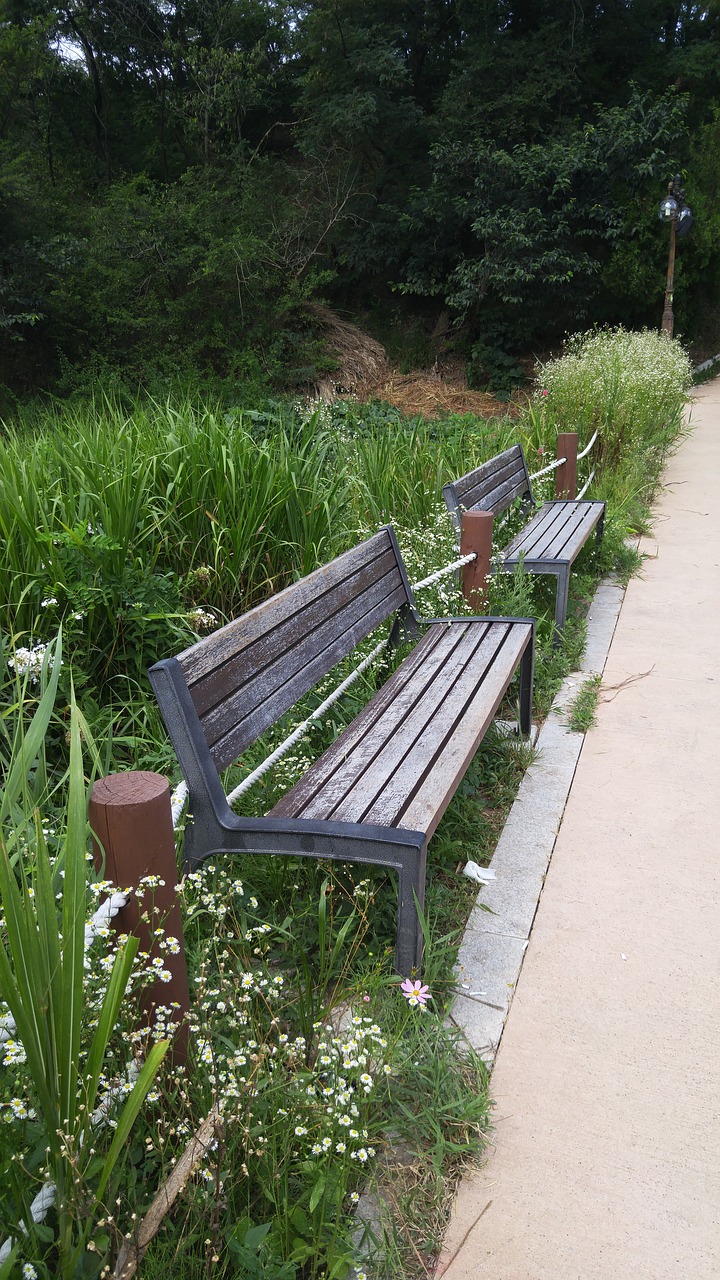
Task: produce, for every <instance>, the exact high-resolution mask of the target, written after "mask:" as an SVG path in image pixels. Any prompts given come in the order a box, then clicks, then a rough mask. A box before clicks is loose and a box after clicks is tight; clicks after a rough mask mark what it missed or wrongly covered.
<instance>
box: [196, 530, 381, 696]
mask: <svg viewBox="0 0 720 1280" xmlns="http://www.w3.org/2000/svg"><path fill="white" fill-rule="evenodd" d="M388 575H391V578H392V585H393V586H396V585H397V583H398V581H399V574H398V570H397V562H396V559H395V553H394V551H393V550H392V549H389V550H387V551H385V552H383V554H382V555H381V556H379V557H378V558H377V559H376V560H373V561H372V563H370V564H366V565H364V566H363V568H361V569H359V570H358V571H357V572H356V573H353V574H352V575H351V576H350V577H347V578H343V579H342V580H341V581H340V582H337V583H335V585H334V586H333V587H331V589H330V590H329V591H326V592H323V594H322V595H321V596H318V597H316V598H315V599H311V600H308V601H307V602H305V603H303V604H302V606H301V607H300V608H299V609H298V610H297V611H296V612H293V613H288V614H286V616H285V617H284V618H280V619H279V620H278V621H277V622H276V623H275V624H274V625H273V626H272V627H270V628H269V629H268V630H266V631H265V632H264V633H263V634H262V635H260V636H258V637H257V638H256V639H254V640H252V641H250V642H249V643H248V644H246V645H244V647H243V648H242V649H241V650H240V651H239V652H238V653H236V654H235V656H234V657H232V658H231V659H229V660H227V659H223V660H221V661H219V663H218V665H217V666H216V667H215V668H214V669H213V670H212V671H209V672H207V674H206V675H204V676H202V677H201V679H200V680H198V681H197V682H196V683H195V684H193V685H192V686H191V688H190V693H191V696H192V700H193V703H194V705H195V710H196V711H197V713H198V715H200V716H202V715H204V714H205V713H206V712H207V711H209V710H210V709H211V708H212V707H214V706H215V705H216V704H217V703H219V702H222V701H223V700H224V699H225V698H227V697H228V695H229V694H230V693H232V691H233V690H234V689H237V688H239V687H240V686H241V685H243V684H244V683H246V682H247V681H249V680H251V679H253V678H254V677H255V676H256V675H258V674H259V673H260V672H261V671H263V670H264V669H265V668H266V667H268V666H269V665H270V664H271V663H272V662H273V661H274V660H275V659H277V658H279V657H283V656H284V655H285V654H288V653H290V652H291V651H292V650H293V649H295V648H296V647H297V646H298V645H299V644H302V643H306V642H307V643H315V641H314V639H312V638H313V637H314V636H315V635H316V633H317V631H318V630H319V629H320V628H321V627H322V628H323V629H324V637H323V638H322V639H318V641H317V643H318V647H320V646H323V645H325V643H326V637H327V634H328V628H330V629H332V627H333V626H335V628H336V630H337V632H338V633H342V631H343V629H344V619H345V611H346V609H347V608H348V607H350V606H353V605H355V604H356V602H358V601H359V600H361V599H363V598H364V597H365V596H366V595H367V596H369V597H373V596H375V597H376V598H377V599H380V598H381V597H382V596H383V595H387V594H389V592H388ZM360 612H361V610H360ZM356 616H359V612H356ZM230 625H231V626H232V625H233V624H232V623H231V624H230ZM216 634H217V635H218V637H219V636H220V633H216ZM298 665H302V662H301V661H300V662H299V663H298Z"/></svg>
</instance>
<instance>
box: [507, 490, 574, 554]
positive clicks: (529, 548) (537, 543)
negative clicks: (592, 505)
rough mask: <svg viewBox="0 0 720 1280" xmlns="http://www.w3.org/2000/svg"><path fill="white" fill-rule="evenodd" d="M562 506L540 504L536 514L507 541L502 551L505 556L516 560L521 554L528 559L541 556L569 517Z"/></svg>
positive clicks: (559, 504)
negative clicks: (510, 540)
mask: <svg viewBox="0 0 720 1280" xmlns="http://www.w3.org/2000/svg"><path fill="white" fill-rule="evenodd" d="M562 506H563V504H561V503H558V504H555V503H546V504H545V505H544V506H542V507H541V508H540V510H539V511H538V513H537V515H534V516H533V518H532V520H530V521H529V522H528V524H526V525H525V527H524V528H523V529H521V530H520V532H519V533H518V534H516V536H515V537H514V538H513V539H512V542H509V543H508V545H507V547H506V548H505V551H504V553H503V554H504V556H505V558H506V559H512V560H517V559H518V558H519V556H520V555H521V554H523V555H524V556H525V558H526V559H527V560H530V559H535V558H537V557H538V556H541V555H542V552H543V550H544V548H545V546H546V545H547V544H548V542H550V541H552V539H553V537H554V536H555V533H556V532H557V530H558V529H561V528H563V527H564V525H565V523H566V521H567V520H568V518H569V516H568V514H567V512H564V511H563V510H562Z"/></svg>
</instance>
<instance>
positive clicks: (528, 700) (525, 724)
mask: <svg viewBox="0 0 720 1280" xmlns="http://www.w3.org/2000/svg"><path fill="white" fill-rule="evenodd" d="M534 657H535V625H534V624H533V634H532V639H531V640H530V643H529V645H528V646H527V648H526V650H525V652H524V654H523V656H522V662H521V663H520V732H521V733H524V734H525V736H526V737H528V738H529V737H530V733H531V731H532V696H533V664H534Z"/></svg>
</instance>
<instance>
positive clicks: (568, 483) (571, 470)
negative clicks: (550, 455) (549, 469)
mask: <svg viewBox="0 0 720 1280" xmlns="http://www.w3.org/2000/svg"><path fill="white" fill-rule="evenodd" d="M577 455H578V438H577V431H560V432H558V438H557V456H558V458H564V459H565V461H564V462H563V464H562V466H561V467H558V469H557V471H556V472H555V497H556V498H574V497H575V494H576V493H577Z"/></svg>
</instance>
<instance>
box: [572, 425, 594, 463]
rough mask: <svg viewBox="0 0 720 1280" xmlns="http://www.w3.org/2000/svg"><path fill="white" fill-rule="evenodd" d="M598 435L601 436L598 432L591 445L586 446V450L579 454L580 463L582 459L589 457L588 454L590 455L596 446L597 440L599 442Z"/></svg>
mask: <svg viewBox="0 0 720 1280" xmlns="http://www.w3.org/2000/svg"><path fill="white" fill-rule="evenodd" d="M598 435H599V432H598V431H596V432H595V435H594V436H593V438H592V440H591V441H590V443H589V444H586V445H585V448H584V449H583V451H582V453H579V454H578V456H577V460H578V462H580V461H581V459H582V458H587V456H588V454H589V452H590V450H591V449H592V447H593V445H594V443H595V441H596V440H597V438H598Z"/></svg>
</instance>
